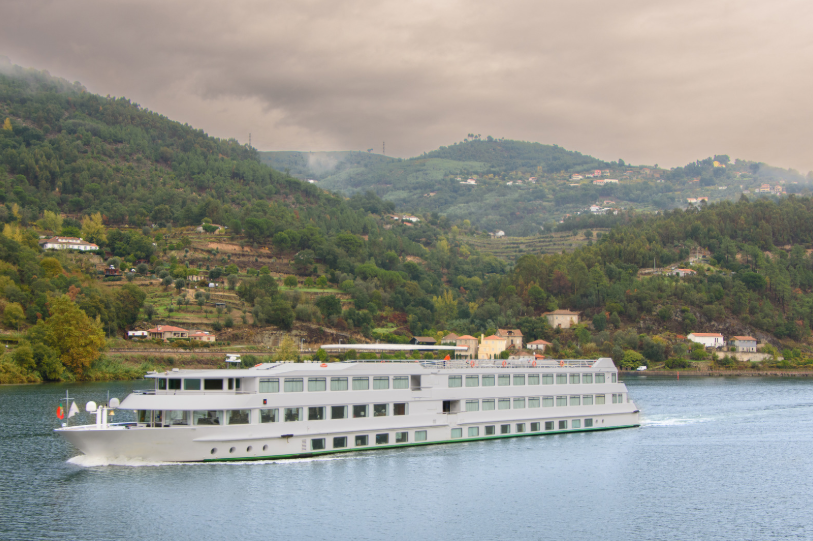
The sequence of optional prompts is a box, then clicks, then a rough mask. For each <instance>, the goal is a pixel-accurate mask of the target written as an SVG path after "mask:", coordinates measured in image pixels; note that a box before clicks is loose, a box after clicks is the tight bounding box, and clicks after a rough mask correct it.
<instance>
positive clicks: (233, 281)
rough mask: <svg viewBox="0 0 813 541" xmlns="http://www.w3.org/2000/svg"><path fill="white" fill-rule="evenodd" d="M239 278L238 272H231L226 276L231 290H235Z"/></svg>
mask: <svg viewBox="0 0 813 541" xmlns="http://www.w3.org/2000/svg"><path fill="white" fill-rule="evenodd" d="M239 280H240V278H239V277H238V276H237V275H236V274H229V275H228V276H227V277H226V283H227V284H228V285H229V290H230V291H234V289H235V288H236V287H237V282H238V281H239Z"/></svg>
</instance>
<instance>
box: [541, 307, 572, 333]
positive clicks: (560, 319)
mask: <svg viewBox="0 0 813 541" xmlns="http://www.w3.org/2000/svg"><path fill="white" fill-rule="evenodd" d="M580 313H581V312H573V311H571V310H554V311H553V312H545V313H544V314H542V315H543V316H545V318H547V320H548V323H550V326H551V327H553V328H554V329H569V328H570V327H571V326H572V325H576V324H578V323H579V314H580Z"/></svg>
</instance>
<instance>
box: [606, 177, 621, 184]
mask: <svg viewBox="0 0 813 541" xmlns="http://www.w3.org/2000/svg"><path fill="white" fill-rule="evenodd" d="M604 184H618V179H617V178H605V179H604Z"/></svg>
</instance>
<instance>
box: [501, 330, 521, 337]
mask: <svg viewBox="0 0 813 541" xmlns="http://www.w3.org/2000/svg"><path fill="white" fill-rule="evenodd" d="M497 336H522V331H520V330H519V329H497Z"/></svg>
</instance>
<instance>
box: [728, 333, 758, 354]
mask: <svg viewBox="0 0 813 541" xmlns="http://www.w3.org/2000/svg"><path fill="white" fill-rule="evenodd" d="M731 345H732V346H734V347H735V348H737V351H740V352H755V351H756V350H757V339H756V338H754V337H753V336H732V337H731Z"/></svg>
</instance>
